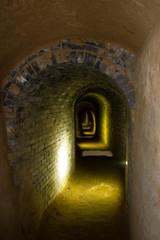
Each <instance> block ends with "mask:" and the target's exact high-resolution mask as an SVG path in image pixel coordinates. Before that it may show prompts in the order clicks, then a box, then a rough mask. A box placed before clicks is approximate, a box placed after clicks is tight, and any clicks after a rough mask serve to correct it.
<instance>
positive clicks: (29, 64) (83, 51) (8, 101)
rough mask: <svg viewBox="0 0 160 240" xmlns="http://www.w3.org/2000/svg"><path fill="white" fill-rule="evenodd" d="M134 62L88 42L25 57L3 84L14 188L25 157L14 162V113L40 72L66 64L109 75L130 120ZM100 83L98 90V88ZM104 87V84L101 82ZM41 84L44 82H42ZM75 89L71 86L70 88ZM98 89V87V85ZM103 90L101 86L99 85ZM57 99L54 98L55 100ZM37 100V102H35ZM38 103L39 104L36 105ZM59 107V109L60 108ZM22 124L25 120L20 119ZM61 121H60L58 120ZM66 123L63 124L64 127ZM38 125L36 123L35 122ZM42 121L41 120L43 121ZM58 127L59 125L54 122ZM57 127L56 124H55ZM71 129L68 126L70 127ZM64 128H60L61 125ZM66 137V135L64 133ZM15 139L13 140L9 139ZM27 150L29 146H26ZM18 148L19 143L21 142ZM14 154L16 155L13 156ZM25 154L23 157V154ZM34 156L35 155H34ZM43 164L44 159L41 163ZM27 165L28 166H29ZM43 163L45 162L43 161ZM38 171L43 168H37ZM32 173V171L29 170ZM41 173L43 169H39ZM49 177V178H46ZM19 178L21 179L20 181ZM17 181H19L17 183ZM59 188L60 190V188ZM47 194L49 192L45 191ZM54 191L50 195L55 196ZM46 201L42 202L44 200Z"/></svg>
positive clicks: (108, 46)
mask: <svg viewBox="0 0 160 240" xmlns="http://www.w3.org/2000/svg"><path fill="white" fill-rule="evenodd" d="M134 63H135V58H134V55H133V54H132V53H129V51H127V50H124V49H123V48H120V47H118V46H115V45H112V44H109V43H102V42H88V41H76V42H74V41H60V43H59V44H57V45H54V46H51V47H50V48H45V49H41V50H39V51H37V52H35V53H33V54H32V55H30V56H29V57H27V58H26V59H25V60H24V61H23V62H22V63H20V64H19V65H18V66H17V67H16V68H15V69H14V70H13V71H12V72H11V73H10V74H9V77H7V79H5V81H4V86H3V103H4V113H5V117H6V125H7V134H8V145H9V148H10V149H11V151H10V153H9V157H8V158H9V161H10V165H11V166H12V167H13V168H14V170H15V171H14V172H15V174H16V177H17V178H18V180H17V179H16V180H14V183H15V184H16V185H19V184H21V182H19V181H21V177H19V176H18V174H19V173H17V172H20V171H19V169H20V168H21V165H22V164H23V162H25V161H26V162H27V161H28V160H27V155H26V156H24V157H23V159H22V164H21V163H20V160H18V161H17V159H16V158H17V156H16V150H15V134H14V127H13V125H14V123H13V122H14V121H15V114H17V111H19V110H18V109H17V108H18V107H19V106H18V107H17V101H18V99H19V98H21V95H23V92H26V94H27V91H29V92H30V91H31V90H32V89H33V88H34V87H35V86H36V84H37V78H38V77H39V76H40V75H41V73H45V72H47V71H50V69H52V71H54V69H56V68H57V66H59V67H62V68H63V67H64V68H65V64H67V65H69V64H71V65H74V66H77V67H83V68H85V69H87V71H90V72H93V71H96V72H98V73H102V74H103V76H105V75H106V76H109V78H110V79H111V80H113V83H114V84H115V85H117V86H118V87H119V88H120V89H121V91H122V92H123V93H124V95H125V97H126V100H127V101H128V105H129V108H130V112H131V115H132V120H134V109H135V89H134V75H133V72H134ZM102 82H104V81H101V82H100V85H99V87H100V86H101V83H102ZM103 84H104V85H105V83H103ZM42 85H43V83H42ZM72 86H73V87H74V85H72ZM97 86H98V85H97ZM102 87H103V86H102ZM86 89H87V87H86V88H84V89H83V90H82V92H83V91H85V90H86ZM77 92H78V95H77V96H76V98H75V101H76V99H77V98H78V96H79V94H82V92H79V91H77ZM55 100H56V98H55ZM28 101H29V102H30V104H31V103H32V99H28ZM36 101H39V100H37V99H36ZM38 104H39V103H38ZM60 107H61V106H60ZM20 120H21V121H23V120H24V118H20ZM64 120H65V121H66V122H67V121H68V122H69V121H70V123H71V122H72V119H68V118H67V116H66V119H64ZM60 121H61V120H60ZM65 121H64V123H63V124H65ZM37 122H38V120H37ZM43 122H44V121H43ZM57 124H58V123H57ZM57 126H58V125H57ZM69 127H70V126H68V128H69ZM62 129H63V126H62ZM64 134H65V133H64ZM13 135H14V137H13V138H12V136H13ZM33 144H34V146H35V149H36V152H37V153H38V152H39V151H41V149H42V151H43V148H42V146H38V147H37V146H36V144H35V143H33ZM28 147H29V148H30V146H29V145H28ZM20 148H21V143H20ZM14 154H15V155H14ZM24 155H25V154H24ZM33 157H34V154H33ZM42 162H43V160H42ZM28 164H30V163H28ZM36 164H37V165H36V167H34V166H32V168H33V171H32V173H31V174H32V175H33V177H34V176H35V175H36V174H39V172H38V173H37V168H38V166H39V163H38V160H37V163H36ZM44 164H45V162H44ZM40 168H42V167H41V166H40ZM31 170H32V169H31ZM42 170H44V169H43V168H42ZM47 177H48V176H47ZM47 177H46V179H45V181H46V182H45V184H48V183H47V182H48V178H47ZM40 178H41V176H39V177H37V181H34V180H33V181H34V182H35V185H34V186H35V189H36V190H38V191H39V192H40V193H42V194H43V191H42V190H44V189H41V187H42V186H43V184H42V185H39V182H38V181H39V179H40ZM19 179H20V180H19ZM17 181H18V182H17ZM61 187H62V186H60V188H59V189H61ZM41 191H42V192H41ZM47 191H48V190H47ZM55 191H57V190H55ZM47 194H48V195H47V196H49V194H50V191H48V192H47ZM54 194H55V193H54V191H53V192H52V195H54ZM44 201H45V200H44ZM46 201H47V202H46V203H45V207H46V206H47V205H48V204H49V203H50V201H51V199H49V197H48V198H47V200H46Z"/></svg>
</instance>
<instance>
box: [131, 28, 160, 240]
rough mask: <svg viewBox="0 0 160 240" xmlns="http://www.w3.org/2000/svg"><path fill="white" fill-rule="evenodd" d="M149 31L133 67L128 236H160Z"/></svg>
mask: <svg viewBox="0 0 160 240" xmlns="http://www.w3.org/2000/svg"><path fill="white" fill-rule="evenodd" d="M159 29H160V28H159V26H156V27H155V29H153V31H152V32H151V33H150V35H149V37H148V39H147V41H146V43H145V45H144V46H143V49H142V50H141V52H140V53H139V58H138V62H137V69H136V93H137V104H136V117H135V134H134V161H133V162H132V172H133V176H132V177H133V179H132V183H133V185H132V194H131V239H134V240H138V239H140V240H153V239H154V240H159V237H160V228H159V226H160V178H159V172H160V161H159V159H160V150H159V146H160V134H159V125H160V111H159V106H160V88H159V76H160V68H159V61H160V50H159V45H160V31H159Z"/></svg>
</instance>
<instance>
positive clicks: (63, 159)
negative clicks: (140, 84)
mask: <svg viewBox="0 0 160 240" xmlns="http://www.w3.org/2000/svg"><path fill="white" fill-rule="evenodd" d="M134 62H135V59H134V55H133V54H131V53H129V51H126V50H124V49H123V48H120V47H117V46H115V45H112V44H108V43H107V44H104V43H100V42H86V41H85V42H84V41H79V42H75V43H73V42H72V41H61V42H60V44H56V45H54V46H52V47H51V48H45V49H41V50H39V51H37V52H36V53H34V54H32V55H30V56H29V57H27V58H26V59H25V60H24V61H23V62H22V63H20V64H19V65H18V66H17V67H16V68H15V69H14V70H13V71H12V72H11V73H10V75H9V77H7V78H6V79H5V81H4V87H3V103H4V108H3V111H4V113H5V119H6V132H7V138H8V160H9V163H10V165H11V167H12V173H13V180H14V184H15V185H16V186H17V187H22V186H23V188H24V189H25V188H27V184H28V182H30V185H31V186H30V189H33V190H32V191H33V192H37V193H38V194H39V196H40V197H41V199H42V202H43V206H42V212H43V211H44V209H45V208H46V207H47V206H48V204H49V203H50V202H51V200H52V199H53V198H54V197H55V196H56V194H58V193H59V192H60V191H61V190H62V188H63V187H64V185H65V183H66V180H67V178H68V177H69V175H70V173H71V172H72V171H73V170H74V160H75V159H74V154H75V126H74V125H75V118H74V110H75V109H74V107H75V103H76V101H77V99H78V98H79V97H80V96H82V95H83V94H85V93H86V92H87V91H90V92H92V91H93V90H96V91H98V92H100V93H102V92H103V95H105V96H106V98H107V99H108V101H109V102H110V103H111V106H112V113H113V114H112V119H113V125H114V126H113V136H112V139H113V141H112V144H111V145H112V148H113V151H114V152H115V153H116V154H115V155H118V154H119V153H122V151H123V154H124V149H125V146H126V139H125V138H124V136H125V134H126V132H127V125H126V121H127V116H128V115H129V114H131V116H132V121H134V108H135V90H134V79H133V78H134V77H133V71H134ZM124 104H125V106H124V107H122V106H123V105H124ZM127 114H128V115H127ZM115 139H116V140H115ZM117 146H119V147H117ZM122 149H123V150H122ZM63 153H64V154H63ZM124 155H125V154H124ZM62 169H63V170H62ZM27 194H31V193H27ZM26 196H28V195H26ZM26 198H27V197H26ZM33 211H34V210H33Z"/></svg>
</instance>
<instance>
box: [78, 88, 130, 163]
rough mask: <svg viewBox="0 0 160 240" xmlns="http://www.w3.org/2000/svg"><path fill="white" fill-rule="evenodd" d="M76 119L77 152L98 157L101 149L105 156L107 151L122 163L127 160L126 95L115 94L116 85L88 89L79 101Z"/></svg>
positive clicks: (127, 116)
mask: <svg viewBox="0 0 160 240" xmlns="http://www.w3.org/2000/svg"><path fill="white" fill-rule="evenodd" d="M117 91H118V90H117ZM75 118H76V147H77V149H79V150H80V151H88V152H89V150H92V151H91V152H93V153H94V151H95V154H98V150H101V154H102V155H103V152H104V153H106V154H108V156H113V155H114V156H115V158H116V159H117V160H120V161H122V162H125V161H126V160H127V156H126V153H127V151H128V150H127V142H128V139H127V138H128V131H129V115H128V107H127V103H126V101H125V99H124V97H123V94H122V95H121V94H120V93H119V94H116V91H115V88H114V87H113V86H112V88H109V89H107V87H106V88H104V89H101V88H99V89H93V88H92V90H89V89H88V90H87V93H85V94H83V95H82V96H81V97H80V98H79V99H78V100H77V103H76V107H75ZM106 150H109V151H108V152H106Z"/></svg>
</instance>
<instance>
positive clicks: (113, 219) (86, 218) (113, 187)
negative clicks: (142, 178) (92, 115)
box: [37, 157, 129, 240]
mask: <svg viewBox="0 0 160 240" xmlns="http://www.w3.org/2000/svg"><path fill="white" fill-rule="evenodd" d="M124 182H125V167H124V166H122V165H121V164H119V163H118V164H117V163H116V162H114V161H113V160H111V159H110V160H109V159H107V158H106V157H83V158H82V159H81V162H79V163H78V165H77V166H76V172H75V174H74V175H73V176H72V177H71V179H70V180H69V182H68V184H67V186H66V187H65V189H64V190H63V191H62V193H61V194H60V195H59V196H58V197H57V198H56V199H55V200H54V201H53V202H52V204H51V205H50V206H49V208H48V209H47V211H46V212H45V214H44V217H43V219H42V222H41V225H40V229H39V232H38V234H37V239H38V240H51V239H52V240H53V239H55V240H86V239H92V240H94V239H95V240H104V239H105V240H115V239H116V240H117V239H123V240H128V239H129V237H128V227H127V223H126V222H127V221H126V214H125V212H126V210H125V187H124Z"/></svg>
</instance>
